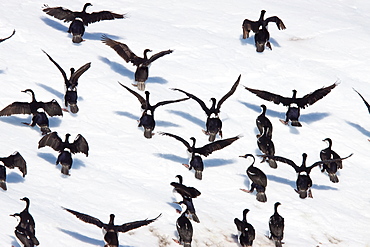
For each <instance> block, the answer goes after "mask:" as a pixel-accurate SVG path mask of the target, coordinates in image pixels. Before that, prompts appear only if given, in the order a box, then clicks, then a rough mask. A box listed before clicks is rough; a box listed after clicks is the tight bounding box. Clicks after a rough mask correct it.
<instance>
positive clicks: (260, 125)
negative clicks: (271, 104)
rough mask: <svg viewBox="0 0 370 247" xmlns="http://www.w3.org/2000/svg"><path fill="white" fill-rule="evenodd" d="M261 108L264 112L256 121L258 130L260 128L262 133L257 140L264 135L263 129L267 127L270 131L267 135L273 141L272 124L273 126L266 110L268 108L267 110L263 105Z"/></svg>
mask: <svg viewBox="0 0 370 247" xmlns="http://www.w3.org/2000/svg"><path fill="white" fill-rule="evenodd" d="M261 108H262V112H261V114H260V115H259V116H258V117H257V119H256V125H257V128H258V131H259V132H260V133H259V134H258V135H257V138H258V137H260V136H261V135H262V133H263V127H264V126H266V127H267V129H268V131H267V133H266V135H267V136H268V137H269V138H270V139H271V138H272V124H271V122H270V120H269V119H268V118H267V117H266V109H267V108H266V106H265V105H261Z"/></svg>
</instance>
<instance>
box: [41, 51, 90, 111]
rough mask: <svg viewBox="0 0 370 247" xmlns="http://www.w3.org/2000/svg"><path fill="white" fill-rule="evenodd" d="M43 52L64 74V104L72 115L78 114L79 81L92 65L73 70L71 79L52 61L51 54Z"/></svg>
mask: <svg viewBox="0 0 370 247" xmlns="http://www.w3.org/2000/svg"><path fill="white" fill-rule="evenodd" d="M43 52H44V53H45V54H46V56H48V58H49V59H50V61H51V62H52V63H53V64H54V65H55V66H56V67H57V68H58V69H59V71H60V73H62V76H63V79H64V85H65V90H66V93H65V95H64V104H65V106H66V107H68V105H69V107H70V109H71V112H72V113H77V112H78V106H77V98H78V96H77V85H78V79H79V78H80V76H81V75H82V74H83V73H85V72H86V70H88V69H89V68H90V66H91V63H86V64H85V65H83V66H81V67H80V68H79V69H78V70H75V69H74V68H71V69H70V71H71V76H70V77H69V79H68V78H67V74H66V72H65V71H64V70H63V69H62V67H60V66H59V64H58V63H57V62H55V61H54V59H52V58H51V57H50V56H49V54H47V53H46V52H45V51H44V50H43Z"/></svg>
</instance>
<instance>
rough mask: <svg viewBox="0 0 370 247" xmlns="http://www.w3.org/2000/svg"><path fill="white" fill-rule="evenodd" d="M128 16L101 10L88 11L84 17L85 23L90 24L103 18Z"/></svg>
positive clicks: (111, 18)
mask: <svg viewBox="0 0 370 247" xmlns="http://www.w3.org/2000/svg"><path fill="white" fill-rule="evenodd" d="M124 18H126V16H125V15H121V14H116V13H112V12H110V11H106V10H104V11H99V12H92V13H87V14H86V15H85V16H84V18H83V23H84V25H86V26H87V25H88V24H90V23H94V22H98V21H103V20H114V19H124Z"/></svg>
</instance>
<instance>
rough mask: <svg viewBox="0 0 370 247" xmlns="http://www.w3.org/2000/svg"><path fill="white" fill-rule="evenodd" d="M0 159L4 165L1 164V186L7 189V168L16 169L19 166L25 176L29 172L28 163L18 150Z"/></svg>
mask: <svg viewBox="0 0 370 247" xmlns="http://www.w3.org/2000/svg"><path fill="white" fill-rule="evenodd" d="M0 161H1V162H3V164H4V165H0V188H2V189H3V190H7V186H6V168H5V167H8V168H10V169H14V168H15V167H17V168H18V169H19V170H20V171H21V172H22V174H23V177H25V176H26V174H27V165H26V161H25V160H24V159H23V157H22V155H21V154H20V153H18V152H14V153H13V154H11V155H9V156H8V157H3V158H0Z"/></svg>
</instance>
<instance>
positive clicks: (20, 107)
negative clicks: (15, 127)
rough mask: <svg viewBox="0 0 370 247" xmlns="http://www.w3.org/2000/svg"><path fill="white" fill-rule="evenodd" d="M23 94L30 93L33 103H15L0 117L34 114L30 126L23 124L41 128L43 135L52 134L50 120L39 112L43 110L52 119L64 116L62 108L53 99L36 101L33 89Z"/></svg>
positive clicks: (0, 113)
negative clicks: (40, 109)
mask: <svg viewBox="0 0 370 247" xmlns="http://www.w3.org/2000/svg"><path fill="white" fill-rule="evenodd" d="M22 92H23V93H30V94H31V96H32V100H31V102H29V103H28V102H14V103H12V104H10V105H8V106H7V107H5V108H4V109H2V110H1V111H0V116H10V115H13V114H32V115H33V118H32V122H31V123H30V124H28V123H23V124H26V125H29V126H32V127H34V126H35V125H36V124H37V125H38V126H40V129H41V132H42V134H43V135H44V134H46V133H49V132H50V129H49V120H48V119H47V117H46V114H45V113H44V112H40V111H38V109H39V108H42V109H43V110H44V111H45V112H46V113H47V114H48V115H49V116H50V117H53V116H63V113H62V108H61V107H60V105H59V104H58V102H57V101H56V100H55V99H53V100H52V101H50V102H46V103H44V102H42V101H36V98H35V93H34V92H33V91H32V90H31V89H26V90H24V91H22Z"/></svg>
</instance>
